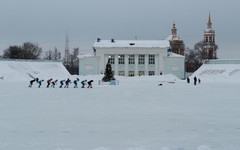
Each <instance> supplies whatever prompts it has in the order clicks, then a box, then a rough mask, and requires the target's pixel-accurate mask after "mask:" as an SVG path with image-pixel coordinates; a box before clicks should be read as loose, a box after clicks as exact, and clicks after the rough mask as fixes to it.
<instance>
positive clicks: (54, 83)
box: [51, 80, 58, 88]
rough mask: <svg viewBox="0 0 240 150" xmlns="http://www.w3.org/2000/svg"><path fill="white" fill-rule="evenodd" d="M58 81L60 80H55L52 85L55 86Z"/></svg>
mask: <svg viewBox="0 0 240 150" xmlns="http://www.w3.org/2000/svg"><path fill="white" fill-rule="evenodd" d="M57 82H58V80H55V81H53V82H52V85H51V87H53V88H55V85H56V84H57Z"/></svg>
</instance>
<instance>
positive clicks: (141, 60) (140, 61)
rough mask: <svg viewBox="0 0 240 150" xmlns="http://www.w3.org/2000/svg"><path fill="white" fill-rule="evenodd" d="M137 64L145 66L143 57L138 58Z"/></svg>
mask: <svg viewBox="0 0 240 150" xmlns="http://www.w3.org/2000/svg"><path fill="white" fill-rule="evenodd" d="M138 64H140V65H141V64H145V55H139V56H138Z"/></svg>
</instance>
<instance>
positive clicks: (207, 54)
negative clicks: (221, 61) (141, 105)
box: [203, 13, 217, 59]
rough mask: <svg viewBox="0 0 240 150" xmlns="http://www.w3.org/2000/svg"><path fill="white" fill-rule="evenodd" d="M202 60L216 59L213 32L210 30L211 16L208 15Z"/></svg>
mask: <svg viewBox="0 0 240 150" xmlns="http://www.w3.org/2000/svg"><path fill="white" fill-rule="evenodd" d="M203 43H204V44H203V59H217V47H216V44H215V30H213V29H212V22H211V15H210V13H209V16H208V23H207V29H206V30H205V31H204V42H203Z"/></svg>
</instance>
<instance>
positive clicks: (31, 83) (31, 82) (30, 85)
mask: <svg viewBox="0 0 240 150" xmlns="http://www.w3.org/2000/svg"><path fill="white" fill-rule="evenodd" d="M35 81H36V79H33V80H31V81H30V84H29V86H28V87H32V85H33V82H35Z"/></svg>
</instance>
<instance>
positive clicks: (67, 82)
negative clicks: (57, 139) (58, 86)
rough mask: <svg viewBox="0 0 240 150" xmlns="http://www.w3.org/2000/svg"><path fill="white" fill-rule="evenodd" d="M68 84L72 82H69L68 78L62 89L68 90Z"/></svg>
mask: <svg viewBox="0 0 240 150" xmlns="http://www.w3.org/2000/svg"><path fill="white" fill-rule="evenodd" d="M69 83H72V82H71V80H70V79H69V78H68V79H67V81H66V82H65V84H66V85H65V86H64V88H68V86H69Z"/></svg>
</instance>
